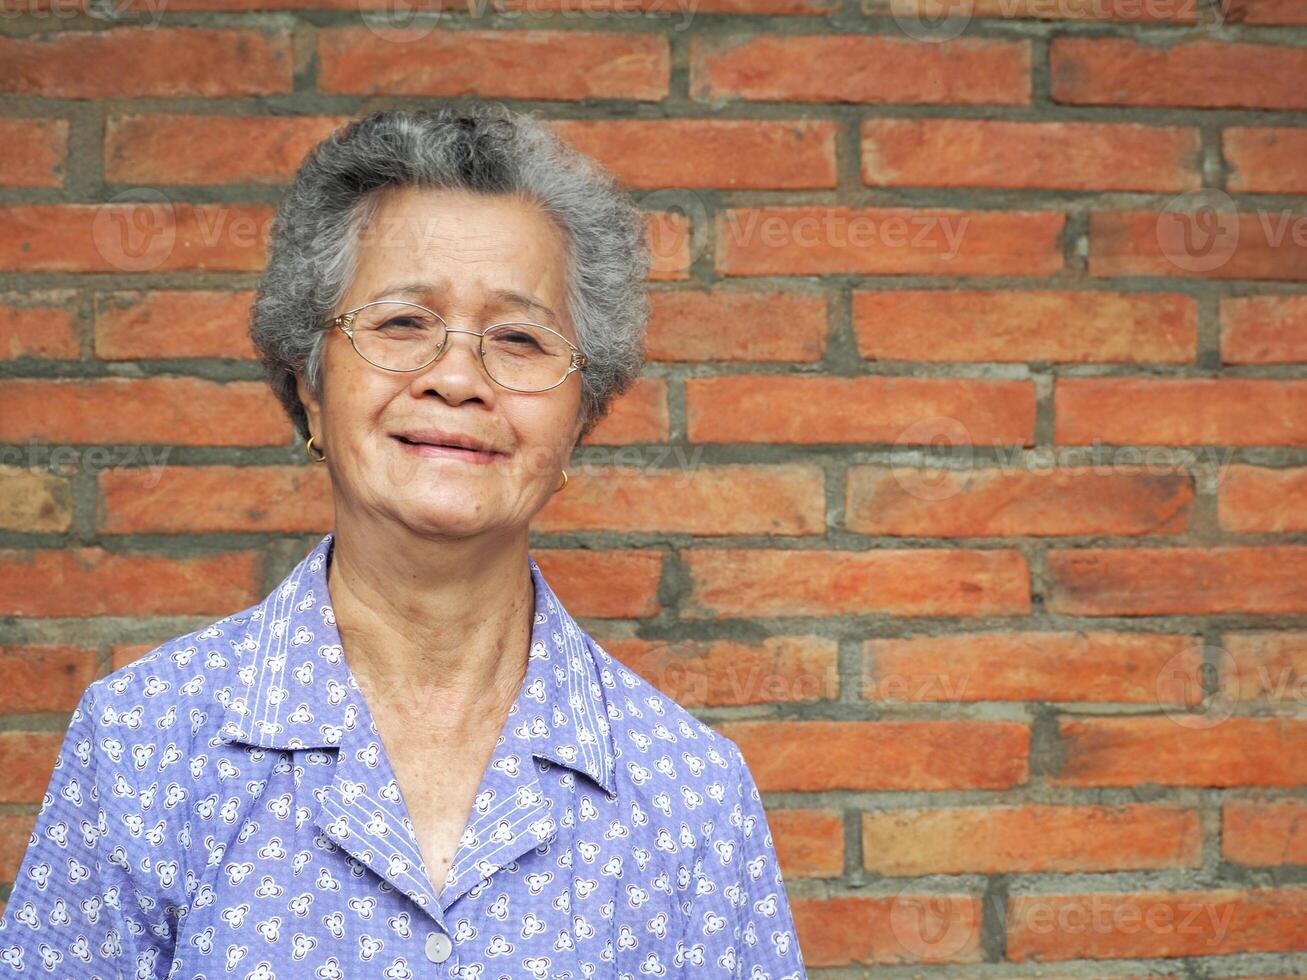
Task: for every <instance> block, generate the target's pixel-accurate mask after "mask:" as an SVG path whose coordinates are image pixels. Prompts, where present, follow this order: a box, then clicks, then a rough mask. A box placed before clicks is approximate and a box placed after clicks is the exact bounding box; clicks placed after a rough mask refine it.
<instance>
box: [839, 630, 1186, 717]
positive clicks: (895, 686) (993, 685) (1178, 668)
mask: <svg viewBox="0 0 1307 980" xmlns="http://www.w3.org/2000/svg"><path fill="white" fill-rule="evenodd" d="M862 664H863V673H862V696H863V698H864V699H865V700H868V701H879V700H882V699H889V700H894V701H935V702H954V703H967V702H975V701H1089V702H1120V703H1126V704H1195V703H1197V701H1198V700H1199V699H1200V697H1201V694H1200V687H1199V685H1198V684H1197V683H1196V682H1197V681H1198V680H1199V679H1201V676H1202V670H1203V648H1202V645H1201V644H1200V643H1199V642H1198V640H1197V639H1196V638H1194V637H1189V636H1173V635H1165V634H1154V633H1115V632H1106V631H1101V632H1093V631H1090V632H1083V633H1070V632H1064V633H1052V632H1049V633H957V634H948V635H942V636H925V635H923V636H907V637H886V638H884V639H873V640H867V641H865V643H864V645H863V658H862Z"/></svg>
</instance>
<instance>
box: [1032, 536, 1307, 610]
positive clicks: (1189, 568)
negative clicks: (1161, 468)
mask: <svg viewBox="0 0 1307 980" xmlns="http://www.w3.org/2000/svg"><path fill="white" fill-rule="evenodd" d="M1046 561H1047V566H1048V579H1049V608H1050V609H1051V610H1052V611H1054V612H1058V613H1062V614H1065V615H1069V616H1211V615H1216V614H1219V613H1250V614H1270V613H1302V612H1307V588H1304V587H1303V583H1304V582H1307V547H1293V546H1290V545H1285V546H1282V547H1246V548H1238V547H1227V548H1076V549H1068V550H1054V551H1050V552H1049V553H1048V555H1047V559H1046Z"/></svg>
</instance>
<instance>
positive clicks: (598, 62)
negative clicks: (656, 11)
mask: <svg viewBox="0 0 1307 980" xmlns="http://www.w3.org/2000/svg"><path fill="white" fill-rule="evenodd" d="M392 34H393V36H388V37H382V36H381V35H379V34H378V33H377V32H375V31H373V30H372V29H370V28H367V27H336V28H327V29H323V30H320V31H319V32H318V62H319V71H318V88H319V89H320V90H321V91H323V92H327V93H331V94H350V95H384V96H386V97H388V98H389V97H392V96H398V95H427V96H466V95H476V96H481V97H490V98H509V99H557V100H582V99H645V100H658V99H662V98H665V97H666V95H667V92H668V79H669V74H670V68H671V54H670V50H669V46H668V39H667V38H666V37H664V36H662V35H655V34H619V33H613V32H607V31H605V32H597V31H596V32H590V31H579V30H568V31H549V30H520V31H493V30H487V31H440V30H437V31H430V32H428V31H427V30H425V29H422V28H418V29H415V30H413V31H410V32H407V33H405V32H400V31H394V32H392Z"/></svg>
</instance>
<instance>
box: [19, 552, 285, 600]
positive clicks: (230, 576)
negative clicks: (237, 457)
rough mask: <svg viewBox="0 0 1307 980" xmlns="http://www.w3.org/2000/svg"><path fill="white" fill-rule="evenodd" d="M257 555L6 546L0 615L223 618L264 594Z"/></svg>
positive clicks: (246, 553)
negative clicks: (173, 555) (175, 555)
mask: <svg viewBox="0 0 1307 980" xmlns="http://www.w3.org/2000/svg"><path fill="white" fill-rule="evenodd" d="M261 565H262V563H261V561H260V559H259V556H258V555H257V554H256V553H255V552H251V551H231V552H225V553H217V554H210V555H199V556H196V557H193V558H167V557H164V556H162V555H150V554H141V553H129V552H117V551H106V550H105V549H104V548H66V549H56V548H46V549H31V550H19V549H17V548H6V549H0V596H2V597H3V598H2V599H0V614H3V615H13V616H163V615H173V616H209V615H213V616H225V615H227V614H228V613H232V612H236V611H239V610H240V609H243V608H245V607H246V606H248V605H251V604H253V603H254V602H255V601H257V600H258V599H259V598H261V597H262V595H263V592H262V591H261V584H262V582H261V577H260V570H261Z"/></svg>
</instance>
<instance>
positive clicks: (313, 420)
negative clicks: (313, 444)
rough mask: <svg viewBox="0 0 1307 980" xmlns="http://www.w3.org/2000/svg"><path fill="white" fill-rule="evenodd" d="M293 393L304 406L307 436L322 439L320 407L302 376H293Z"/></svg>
mask: <svg viewBox="0 0 1307 980" xmlns="http://www.w3.org/2000/svg"><path fill="white" fill-rule="evenodd" d="M295 393H296V394H297V395H299V399H300V404H301V405H303V406H304V413H305V414H306V415H307V416H308V417H309V435H312V436H317V437H318V439H319V440H321V439H322V426H321V424H320V419H321V416H322V406H321V405H319V404H318V400H317V399H316V398H314V397H313V393H312V392H310V391H309V386H308V385H307V384H305V382H304V375H303V374H298V373H297V374H296V375H295Z"/></svg>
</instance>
